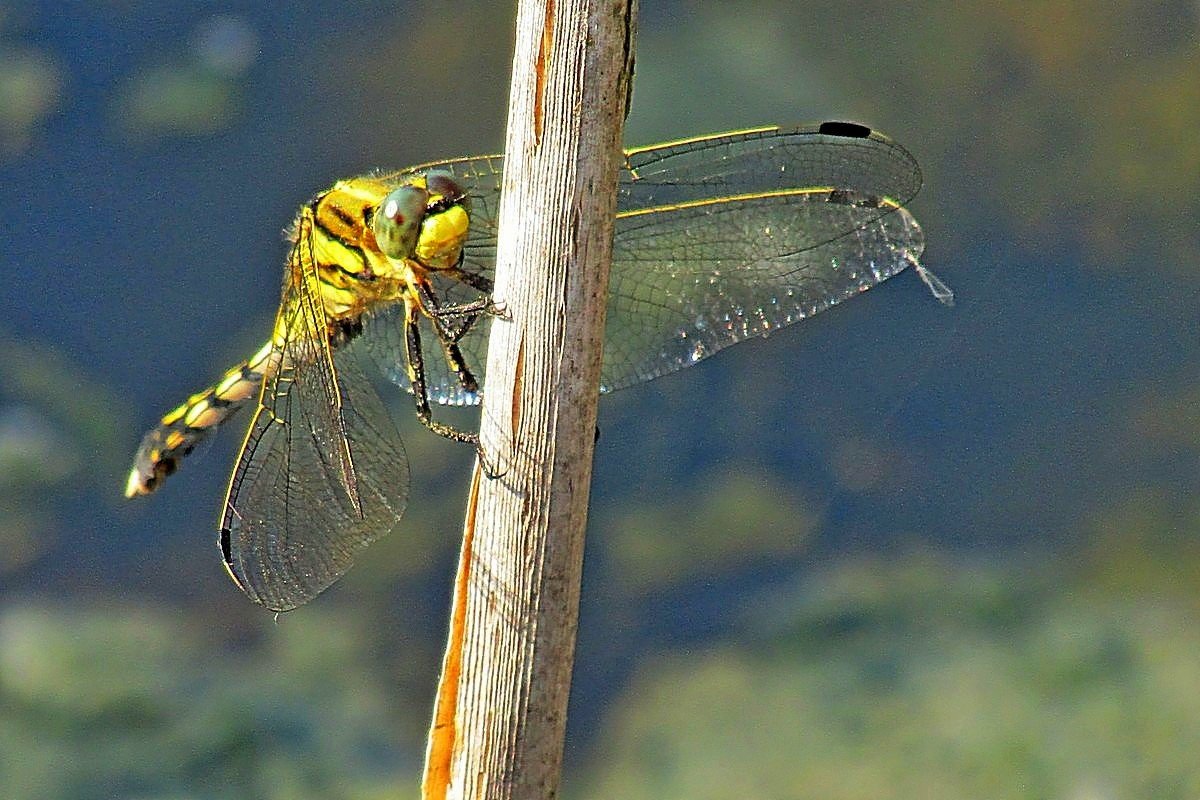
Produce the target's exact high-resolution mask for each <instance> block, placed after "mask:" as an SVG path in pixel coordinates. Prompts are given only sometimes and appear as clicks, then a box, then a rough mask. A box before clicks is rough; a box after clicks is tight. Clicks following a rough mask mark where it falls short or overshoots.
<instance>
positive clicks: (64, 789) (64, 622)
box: [0, 602, 418, 800]
mask: <svg viewBox="0 0 1200 800" xmlns="http://www.w3.org/2000/svg"><path fill="white" fill-rule="evenodd" d="M368 633H369V632H368V631H366V630H364V628H363V624H362V622H361V621H358V620H356V619H355V618H354V617H352V616H342V615H334V614H329V613H325V612H318V613H316V614H310V615H305V616H304V617H300V616H298V615H293V616H292V617H289V618H287V620H286V621H283V622H281V623H280V624H279V625H278V626H277V627H276V628H275V629H274V630H273V631H272V632H271V635H270V636H269V637H265V638H264V639H263V640H261V641H256V642H251V643H246V644H244V645H243V646H242V647H240V648H238V649H237V650H236V651H235V652H231V653H229V654H228V655H227V656H226V657H225V658H223V659H220V660H214V659H213V658H212V655H211V651H212V648H213V646H214V645H215V644H216V642H215V641H214V639H213V636H212V634H211V633H210V632H208V631H206V630H205V629H204V628H202V627H201V626H199V625H197V624H196V622H195V621H194V620H189V618H188V617H187V615H185V614H184V613H183V612H181V611H180V610H177V609H168V608H163V607H154V606H148V605H138V606H117V605H112V604H107V605H104V604H101V605H90V604H89V605H83V604H78V603H77V604H72V605H68V604H64V603H54V602H51V603H43V604H37V605H30V604H14V605H11V606H9V607H8V608H6V609H5V610H4V611H3V613H2V614H0V751H2V752H4V754H5V758H4V759H3V760H0V786H3V787H4V794H5V796H6V797H10V798H23V799H24V798H27V799H28V800H42V799H43V798H44V799H45V800H51V799H52V798H79V799H80V800H87V799H88V798H95V800H101V799H102V798H103V799H107V798H113V797H130V798H134V797H161V798H171V797H178V798H185V797H187V798H214V800H215V799H216V798H246V797H255V798H264V800H303V799H305V798H313V799H314V800H315V798H345V799H346V800H374V799H375V798H384V797H396V796H399V795H401V794H404V795H407V796H412V795H414V794H415V792H416V786H415V783H414V779H413V776H414V775H416V765H417V764H418V760H417V759H418V752H414V751H412V750H407V749H405V747H404V746H403V743H402V742H401V741H400V740H399V737H398V736H397V734H396V732H395V731H396V727H397V725H396V719H395V718H394V713H393V711H392V709H393V708H394V706H393V705H392V703H391V702H390V697H391V694H392V690H391V687H390V685H389V684H390V681H389V680H388V677H387V675H386V674H385V673H384V672H383V671H382V670H380V668H379V665H378V664H377V663H375V662H374V661H373V659H372V658H371V657H370V644H369V642H370V637H369V635H368ZM400 770H403V773H402V772H400Z"/></svg>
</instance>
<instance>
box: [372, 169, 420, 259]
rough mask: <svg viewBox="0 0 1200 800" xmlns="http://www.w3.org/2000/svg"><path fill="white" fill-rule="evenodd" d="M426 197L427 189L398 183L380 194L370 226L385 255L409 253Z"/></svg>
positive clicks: (400, 256) (411, 251)
mask: <svg viewBox="0 0 1200 800" xmlns="http://www.w3.org/2000/svg"><path fill="white" fill-rule="evenodd" d="M428 201H429V192H427V191H425V190H424V189H421V188H419V187H417V186H401V187H400V188H399V189H396V190H394V191H393V192H392V193H391V194H389V195H388V196H387V197H385V198H383V202H382V203H380V204H379V208H377V209H375V214H374V216H373V217H372V219H371V230H372V231H373V232H374V233H375V242H376V243H377V244H378V245H379V249H380V250H381V251H383V254H384V255H386V256H388V257H389V258H408V257H409V256H411V255H412V253H413V250H414V249H415V248H416V246H417V237H418V236H420V234H421V221H422V220H423V219H424V218H425V204H426V203H427V202H428Z"/></svg>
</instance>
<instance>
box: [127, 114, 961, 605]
mask: <svg viewBox="0 0 1200 800" xmlns="http://www.w3.org/2000/svg"><path fill="white" fill-rule="evenodd" d="M503 169H504V162H503V158H502V157H501V156H481V157H468V158H455V159H449V160H443V161H434V162H429V163H426V164H420V165H417V166H413V167H409V168H407V169H403V170H400V171H397V172H391V173H375V174H368V175H364V176H360V177H355V178H350V179H347V180H342V181H339V182H337V183H335V184H334V185H333V186H332V187H331V188H329V189H328V190H326V191H324V192H321V193H319V194H317V195H316V196H315V197H314V198H312V200H310V201H309V202H308V203H307V204H306V205H304V206H303V207H302V208H301V209H300V211H299V213H298V215H297V217H296V220H295V223H294V225H293V227H292V229H291V231H290V237H289V238H290V250H289V254H288V256H287V262H286V268H285V269H284V278H283V288H282V296H281V301H280V306H279V311H278V313H277V315H276V318H275V324H274V327H273V330H272V332H271V336H270V338H269V339H268V341H267V342H266V343H265V344H264V345H263V346H262V347H261V348H260V349H259V350H258V351H257V352H256V353H255V354H254V355H253V356H251V357H250V358H249V359H247V360H246V361H244V362H242V363H241V364H238V365H236V366H234V367H233V368H232V369H230V370H228V371H227V372H226V373H225V374H224V375H223V376H222V377H221V378H220V379H219V380H218V381H217V382H216V383H214V384H213V385H211V386H210V387H208V388H206V389H204V390H203V391H200V392H198V393H196V394H194V395H192V396H191V397H189V398H188V399H187V400H186V401H184V402H183V403H182V404H180V405H179V406H177V407H176V408H175V409H173V410H172V411H170V412H169V413H167V414H166V415H165V416H163V417H162V419H161V420H160V422H159V424H158V425H157V426H156V427H155V428H153V429H152V430H150V431H149V432H148V433H146V434H145V436H144V437H143V439H142V441H141V444H140V447H139V448H138V450H137V453H136V456H135V459H134V464H133V468H132V469H131V470H130V472H129V477H128V481H127V484H126V487H125V494H126V496H127V497H134V496H138V495H145V494H150V493H152V492H154V491H155V490H156V489H158V488H159V487H160V486H161V485H162V484H163V482H164V481H165V479H166V478H167V477H168V476H170V475H171V474H172V473H174V472H175V471H176V469H177V468H178V466H179V464H180V462H181V461H182V460H183V459H184V458H186V457H187V456H188V455H189V454H190V453H191V452H192V451H193V450H194V449H195V448H196V446H197V445H198V444H200V443H201V442H202V441H203V440H205V439H206V438H207V437H208V436H209V435H210V434H211V433H212V432H213V431H214V430H216V429H217V428H218V427H220V426H221V425H222V424H224V423H226V422H228V421H229V420H230V419H231V418H232V417H233V416H234V415H235V414H236V413H237V412H238V411H240V410H241V409H243V408H247V409H249V411H250V417H249V424H248V426H247V430H246V433H245V436H244V439H243V442H242V446H241V449H240V451H239V453H238V456H237V461H236V464H235V466H234V468H233V472H232V475H231V477H230V480H229V485H228V489H227V491H226V496H225V502H224V508H223V511H222V514H221V520H220V535H219V545H220V550H221V555H222V559H223V561H224V564H225V567H226V569H227V571H228V573H229V575H230V576H231V577H232V578H233V580H234V582H235V583H236V584H237V585H238V586H239V587H240V588H241V589H242V590H243V591H244V592H245V593H246V595H248V596H249V597H250V599H252V600H253V601H255V602H257V603H260V604H262V605H264V606H266V607H267V608H269V609H272V610H275V611H287V610H291V609H294V608H296V607H298V606H300V605H302V604H304V603H306V602H308V601H309V600H311V599H312V598H314V597H315V596H317V595H318V594H319V593H321V592H322V591H324V590H325V589H327V588H328V587H329V586H330V585H332V584H333V583H334V582H335V581H336V580H338V578H340V577H341V576H342V575H343V574H344V573H345V572H346V571H347V570H348V569H349V568H350V566H351V565H352V563H353V561H354V558H355V557H356V555H357V554H358V553H360V552H361V551H362V549H363V548H364V547H366V546H367V545H369V544H370V543H371V542H373V541H375V540H376V539H378V538H379V537H381V536H383V535H385V534H387V533H388V532H390V531H391V530H392V529H393V528H395V527H396V526H397V523H398V521H399V520H400V518H401V516H402V515H403V513H404V510H405V506H406V503H407V499H408V487H409V467H408V459H407V457H406V456H405V451H404V445H403V442H402V441H401V438H400V435H399V434H398V432H397V430H396V428H395V426H394V424H393V422H392V420H391V417H390V415H389V412H388V411H387V409H386V408H385V405H384V403H383V400H382V399H381V397H380V395H379V393H378V391H377V389H376V388H375V385H374V382H373V380H372V377H371V376H372V372H373V370H375V369H381V370H382V372H383V374H384V375H385V376H386V377H387V378H388V379H390V380H391V381H393V382H394V383H396V384H397V385H399V386H400V387H403V388H404V389H406V390H408V391H409V392H410V393H411V395H412V397H413V400H414V401H415V405H416V413H417V416H418V418H419V419H420V420H421V422H422V423H424V424H425V426H427V427H428V428H429V429H430V430H432V431H433V432H435V433H437V434H440V435H442V436H446V437H448V438H451V439H456V440H459V441H463V442H467V443H472V444H474V445H475V446H476V447H478V441H479V440H478V436H477V434H475V433H473V432H469V431H463V430H460V429H457V428H455V427H452V426H450V425H447V424H445V423H442V422H440V421H439V420H437V419H435V418H434V416H433V413H432V408H433V406H434V404H441V405H472V404H476V403H478V402H479V401H480V385H481V383H482V379H483V377H484V376H483V369H484V363H485V355H486V347H487V338H488V331H489V329H490V326H491V324H492V321H493V320H495V319H497V318H500V317H502V310H501V309H498V308H497V307H496V306H495V305H494V304H493V302H492V298H491V291H492V279H493V271H494V266H495V255H496V234H497V224H498V218H497V217H498V207H499V195H500V186H501V182H502V177H503ZM921 183H922V178H921V171H920V168H919V167H918V165H917V162H916V160H915V159H914V158H913V156H912V155H911V154H910V153H909V152H908V151H907V150H906V149H904V148H903V147H902V146H901V145H899V144H897V143H895V142H893V141H892V140H891V139H889V138H887V137H886V136H884V135H882V134H880V133H878V132H876V131H873V130H871V129H870V128H867V127H865V126H862V125H858V124H856V123H847V122H826V123H822V124H820V125H816V126H806V127H793V128H781V127H761V128H753V129H747V130H741V131H735V132H731V133H721V134H711V135H705V136H697V137H693V138H688V139H680V140H677V141H672V142H667V143H663V144H657V145H652V146H648V147H638V148H632V149H628V150H626V151H625V153H624V164H623V167H622V170H621V174H620V183H619V188H618V207H617V216H616V223H615V233H614V238H613V251H612V268H611V273H610V281H609V283H610V288H609V297H608V309H607V315H608V316H607V325H606V331H605V336H604V350H603V361H602V367H601V391H603V392H611V391H615V390H618V389H621V388H624V387H627V386H631V385H634V384H638V383H642V382H644V381H649V380H652V379H654V378H656V377H659V376H661V375H665V374H667V373H671V372H674V371H676V370H679V369H682V368H684V367H688V366H691V365H692V364H695V363H697V362H699V361H701V360H703V359H705V358H707V357H708V356H711V355H712V354H714V353H716V352H718V351H719V350H721V349H723V348H725V347H728V346H729V345H732V344H735V343H737V342H740V341H744V340H746V339H750V338H754V337H759V336H766V335H768V334H770V333H773V332H774V331H776V330H777V329H780V328H783V327H786V326H788V325H791V324H793V323H796V322H799V321H800V320H803V319H807V318H809V317H811V316H813V315H814V314H818V313H820V312H821V311H823V310H825V309H827V308H830V307H831V306H834V305H836V304H838V303H840V302H842V301H844V300H846V299H848V298H850V297H853V296H855V295H857V294H860V293H861V292H864V291H866V290H867V289H870V288H871V287H873V286H876V285H877V284H879V283H881V282H882V281H884V280H887V279H888V278H890V277H892V276H894V275H896V274H898V273H900V272H902V271H904V270H905V269H907V268H909V267H912V268H914V270H915V271H916V272H917V273H918V274H919V275H920V277H921V278H922V280H924V281H925V283H926V285H927V286H928V287H929V288H930V290H931V291H932V292H933V294H934V296H935V297H937V298H938V299H939V300H941V301H943V302H946V303H949V302H950V301H951V300H952V294H951V292H950V290H949V289H948V288H947V287H946V286H945V284H943V283H942V282H941V281H940V280H938V279H937V278H936V276H934V275H933V274H932V273H931V272H930V271H929V270H928V269H926V268H925V267H924V266H923V265H922V264H921V263H920V261H919V258H920V256H921V254H922V252H923V249H924V237H923V234H922V231H921V228H920V226H919V225H918V224H917V221H916V220H915V219H914V218H913V216H912V214H911V213H909V211H908V210H907V209H906V208H905V206H906V204H907V203H908V202H909V201H911V200H912V199H913V197H915V196H916V194H917V192H918V190H919V189H920V188H921Z"/></svg>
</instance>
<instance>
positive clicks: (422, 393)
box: [404, 306, 479, 449]
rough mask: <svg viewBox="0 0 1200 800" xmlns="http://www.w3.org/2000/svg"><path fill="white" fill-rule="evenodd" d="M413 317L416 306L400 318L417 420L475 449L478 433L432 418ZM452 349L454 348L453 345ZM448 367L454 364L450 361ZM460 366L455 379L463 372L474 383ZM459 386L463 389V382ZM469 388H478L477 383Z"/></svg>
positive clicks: (423, 365)
mask: <svg viewBox="0 0 1200 800" xmlns="http://www.w3.org/2000/svg"><path fill="white" fill-rule="evenodd" d="M417 319H418V318H417V314H416V307H415V306H410V307H409V310H408V313H407V314H406V315H405V318H404V341H405V346H406V348H407V350H408V352H407V356H408V380H409V382H410V383H411V384H412V394H413V401H414V402H415V403H416V404H417V419H419V420H421V424H423V425H424V426H425V427H426V428H429V430H431V431H433V432H434V433H436V434H437V435H438V436H444V437H446V438H447V439H453V440H454V441H456V442H468V443H470V444H473V445H475V447H476V448H477V449H478V447H479V434H477V433H470V432H468V431H460V430H459V429H458V428H455V427H452V426H450V425H446V424H444V423H441V422H438V421H436V420H435V419H434V418H433V412H432V411H431V410H430V408H429V394H428V391H427V389H426V384H425V360H424V358H423V357H422V356H421V331H420V329H419V328H418V325H417ZM455 349H456V350H457V345H456V346H455ZM459 364H460V365H461V364H462V355H461V353H460V354H459ZM451 366H455V365H454V364H453V362H452V363H451ZM462 369H463V372H460V373H459V380H460V381H461V380H462V379H463V373H465V374H466V376H467V377H469V378H470V380H471V382H472V383H473V384H474V382H475V378H474V376H471V374H470V372H469V371H466V367H465V366H463V367H462ZM455 371H456V372H457V371H458V368H457V367H455ZM463 388H467V387H466V385H465V384H464V387H463ZM469 391H478V386H476V388H475V389H473V390H469Z"/></svg>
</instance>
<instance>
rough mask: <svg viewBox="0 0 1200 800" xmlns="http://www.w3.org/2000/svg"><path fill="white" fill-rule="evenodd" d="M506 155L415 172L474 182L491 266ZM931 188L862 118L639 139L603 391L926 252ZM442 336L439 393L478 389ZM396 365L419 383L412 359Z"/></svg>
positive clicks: (623, 213) (485, 257)
mask: <svg viewBox="0 0 1200 800" xmlns="http://www.w3.org/2000/svg"><path fill="white" fill-rule="evenodd" d="M502 166H503V161H502V159H501V158H500V157H499V156H493V157H486V158H468V159H454V160H450V161H440V162H434V163H431V164H423V165H420V166H418V167H414V168H412V170H409V171H406V172H405V173H403V174H408V172H411V171H420V170H424V169H430V168H439V169H446V170H449V171H451V172H453V173H454V174H455V175H457V176H458V177H460V178H461V179H463V182H464V183H465V184H466V185H468V186H470V187H471V203H472V205H471V236H470V240H469V241H468V243H467V246H466V249H465V252H464V265H463V266H464V268H466V269H469V270H472V271H474V272H477V273H480V274H483V275H486V276H488V277H491V275H492V272H493V270H494V266H495V254H496V250H495V245H496V222H497V212H498V200H499V191H500V182H501V177H502ZM920 187H921V171H920V168H919V167H918V165H917V163H916V160H915V159H914V158H913V157H912V155H911V154H909V153H908V151H907V150H905V149H904V148H903V147H901V146H900V145H898V144H896V143H895V142H892V141H891V140H890V139H887V138H886V137H884V136H882V135H880V134H878V133H874V132H871V131H869V130H867V129H865V128H861V127H860V126H853V125H842V124H837V125H833V126H831V125H829V124H825V125H821V126H814V127H804V128H793V129H781V128H761V129H756V130H750V131H741V132H738V133H731V134H721V135H716V136H705V137H699V138H695V139H687V140H680V141H678V142H671V143H666V144H662V145H655V146H652V147H645V148H637V149H633V150H629V151H627V153H626V164H625V167H624V169H623V170H622V173H621V182H620V187H619V190H618V210H617V221H616V232H615V236H614V242H613V264H612V273H611V277H610V289H609V292H610V295H609V308H608V322H607V326H606V329H605V349H604V364H603V367H602V374H601V381H602V388H603V390H605V391H612V390H615V389H619V388H622V387H625V386H629V385H631V384H634V383H638V382H641V381H647V380H650V379H652V378H655V377H658V376H660V375H664V374H666V373H669V372H673V371H675V370H677V369H681V368H683V367H686V366H689V365H691V364H694V363H696V362H697V361H699V360H701V359H703V358H705V357H707V356H709V355H712V354H713V353H715V352H717V351H718V350H720V349H722V348H724V347H727V346H729V345H731V344H734V343H736V342H739V341H742V340H744V339H746V338H748V337H750V336H755V335H764V334H767V333H770V332H771V331H774V330H775V329H777V328H780V327H783V326H786V325H790V324H792V323H794V322H797V321H799V320H801V319H805V318H807V317H810V316H812V315H813V314H816V313H818V312H820V311H821V310H823V309H825V308H828V307H830V306H832V305H835V304H836V303H838V302H840V301H842V300H845V299H846V298H848V297H851V296H853V295H855V294H857V293H859V292H861V291H865V290H866V289H869V288H870V287H872V286H874V285H876V284H878V283H880V282H881V281H884V280H886V279H887V278H889V277H891V276H892V275H895V274H896V273H898V272H900V271H902V270H904V269H905V268H906V267H908V266H911V265H913V264H915V263H916V259H917V258H918V257H919V256H920V254H921V252H922V249H923V247H924V241H923V238H922V235H921V229H920V227H919V226H918V225H917V223H916V220H914V219H913V217H912V216H911V215H910V214H909V213H908V212H907V211H905V210H903V209H902V208H901V206H903V205H904V204H905V203H907V202H908V201H909V200H911V199H912V198H913V197H914V196H915V195H916V193H917V192H918V191H919V190H920ZM442 292H443V294H444V296H445V297H446V298H447V300H448V301H449V302H464V301H465V300H466V299H470V298H471V297H473V296H474V292H473V290H471V289H470V288H469V287H464V286H461V285H447V286H445V287H444V288H442ZM489 326H490V321H489V320H487V319H481V320H480V321H479V323H478V324H477V325H476V326H475V327H474V328H473V329H472V330H471V331H470V332H469V333H468V334H467V335H466V336H464V337H463V340H462V341H461V342H460V346H461V348H462V350H463V353H464V356H465V358H466V360H467V363H468V365H470V367H471V368H472V371H473V372H474V373H475V375H476V377H477V378H479V379H480V380H481V381H482V379H483V368H484V361H485V356H486V347H487V331H488V328H489ZM433 339H434V337H432V336H426V337H425V339H424V340H423V345H424V347H425V354H426V365H425V366H426V373H427V380H428V385H429V393H430V397H431V399H433V400H435V401H437V402H440V403H445V404H452V405H462V404H469V403H474V402H478V397H477V396H475V395H473V394H470V393H467V392H465V391H463V389H462V387H461V386H460V385H459V383H458V379H457V377H456V376H455V375H454V373H453V372H452V371H451V370H450V369H449V368H448V367H447V365H446V363H445V359H444V358H442V357H441V355H440V346H439V345H438V343H437V342H436V340H433ZM431 340H433V341H431ZM392 352H393V353H402V352H403V350H402V349H400V350H393V351H392ZM389 374H390V376H391V377H392V378H393V379H394V380H396V381H397V383H399V384H400V385H402V386H405V387H407V385H408V382H407V376H406V373H405V372H404V370H403V364H402V362H400V363H399V364H398V368H396V369H392V370H390V372H389Z"/></svg>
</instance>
